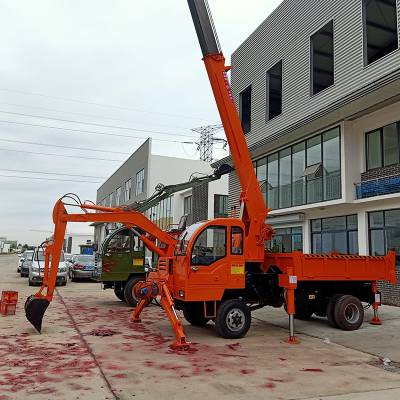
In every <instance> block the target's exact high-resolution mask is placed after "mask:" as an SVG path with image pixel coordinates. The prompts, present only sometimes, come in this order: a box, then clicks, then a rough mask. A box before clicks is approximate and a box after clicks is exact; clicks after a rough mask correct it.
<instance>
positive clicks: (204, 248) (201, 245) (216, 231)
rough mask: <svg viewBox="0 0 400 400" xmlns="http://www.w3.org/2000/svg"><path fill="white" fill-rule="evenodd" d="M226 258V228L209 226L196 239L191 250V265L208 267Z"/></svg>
mask: <svg viewBox="0 0 400 400" xmlns="http://www.w3.org/2000/svg"><path fill="white" fill-rule="evenodd" d="M225 256H226V228H224V227H219V226H210V227H208V228H206V229H204V230H203V232H201V233H200V235H199V236H198V237H197V239H196V241H195V243H194V245H193V249H192V261H191V262H192V265H210V264H212V263H214V262H216V261H218V260H220V259H221V258H224V257H225Z"/></svg>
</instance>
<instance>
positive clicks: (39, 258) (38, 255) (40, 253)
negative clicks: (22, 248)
mask: <svg viewBox="0 0 400 400" xmlns="http://www.w3.org/2000/svg"><path fill="white" fill-rule="evenodd" d="M35 261H44V253H43V251H42V250H39V251H37V252H36V253H35ZM50 261H51V256H50ZM60 262H64V253H63V252H62V253H61V255H60Z"/></svg>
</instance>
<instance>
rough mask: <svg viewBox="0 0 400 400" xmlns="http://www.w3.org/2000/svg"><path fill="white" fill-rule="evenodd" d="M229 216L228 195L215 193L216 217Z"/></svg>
mask: <svg viewBox="0 0 400 400" xmlns="http://www.w3.org/2000/svg"><path fill="white" fill-rule="evenodd" d="M226 217H228V196H226V195H222V194H216V195H214V218H226Z"/></svg>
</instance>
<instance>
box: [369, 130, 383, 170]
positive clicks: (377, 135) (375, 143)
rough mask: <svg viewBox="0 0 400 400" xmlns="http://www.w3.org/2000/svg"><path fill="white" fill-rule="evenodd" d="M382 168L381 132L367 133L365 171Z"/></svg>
mask: <svg viewBox="0 0 400 400" xmlns="http://www.w3.org/2000/svg"><path fill="white" fill-rule="evenodd" d="M381 166H382V148H381V131H380V129H379V130H377V131H374V132H370V133H367V169H374V168H379V167H381Z"/></svg>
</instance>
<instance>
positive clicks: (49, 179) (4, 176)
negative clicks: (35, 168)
mask: <svg viewBox="0 0 400 400" xmlns="http://www.w3.org/2000/svg"><path fill="white" fill-rule="evenodd" d="M0 177H2V178H20V179H29V180H30V179H35V180H41V181H57V182H75V183H95V184H97V183H102V182H101V181H96V182H95V181H81V180H79V181H78V180H74V179H56V178H37V177H33V176H18V175H1V174H0Z"/></svg>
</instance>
